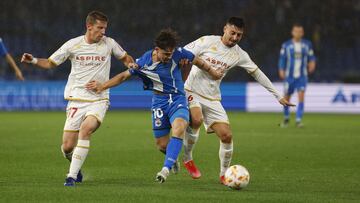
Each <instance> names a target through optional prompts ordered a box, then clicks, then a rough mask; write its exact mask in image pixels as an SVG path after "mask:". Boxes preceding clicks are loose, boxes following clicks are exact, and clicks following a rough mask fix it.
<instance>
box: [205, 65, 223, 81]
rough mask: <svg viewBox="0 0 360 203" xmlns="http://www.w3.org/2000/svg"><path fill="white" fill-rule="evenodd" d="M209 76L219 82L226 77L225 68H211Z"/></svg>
mask: <svg viewBox="0 0 360 203" xmlns="http://www.w3.org/2000/svg"><path fill="white" fill-rule="evenodd" d="M209 74H210V75H211V76H212V78H213V79H214V80H219V79H221V78H222V77H223V76H224V74H225V68H210V70H209Z"/></svg>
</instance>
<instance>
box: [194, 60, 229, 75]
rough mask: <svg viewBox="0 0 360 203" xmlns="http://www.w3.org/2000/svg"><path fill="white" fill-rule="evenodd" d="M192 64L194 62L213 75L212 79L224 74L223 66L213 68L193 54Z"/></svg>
mask: <svg viewBox="0 0 360 203" xmlns="http://www.w3.org/2000/svg"><path fill="white" fill-rule="evenodd" d="M193 64H195V65H196V66H197V67H199V68H200V69H201V70H203V71H205V72H208V73H209V74H210V75H211V76H212V77H213V79H214V80H219V79H221V78H222V77H223V76H224V73H225V69H223V68H218V69H215V68H213V67H211V66H210V65H209V64H207V63H206V62H205V61H204V60H202V59H201V58H199V57H197V56H195V58H194V60H193Z"/></svg>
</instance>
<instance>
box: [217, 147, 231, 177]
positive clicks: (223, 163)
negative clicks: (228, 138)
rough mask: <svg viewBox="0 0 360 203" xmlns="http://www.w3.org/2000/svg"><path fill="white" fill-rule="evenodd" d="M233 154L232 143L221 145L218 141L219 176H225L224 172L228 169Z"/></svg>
mask: <svg viewBox="0 0 360 203" xmlns="http://www.w3.org/2000/svg"><path fill="white" fill-rule="evenodd" d="M232 154H233V142H231V143H222V142H221V141H220V149H219V159H220V176H223V175H225V172H226V170H227V169H228V168H229V167H230V163H231V158H232Z"/></svg>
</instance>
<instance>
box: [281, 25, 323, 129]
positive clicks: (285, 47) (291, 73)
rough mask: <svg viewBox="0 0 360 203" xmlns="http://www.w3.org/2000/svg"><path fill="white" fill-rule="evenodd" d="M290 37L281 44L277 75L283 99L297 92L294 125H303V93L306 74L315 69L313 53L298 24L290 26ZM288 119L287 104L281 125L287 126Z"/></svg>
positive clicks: (288, 98) (302, 29) (301, 27)
mask: <svg viewBox="0 0 360 203" xmlns="http://www.w3.org/2000/svg"><path fill="white" fill-rule="evenodd" d="M291 35H292V39H290V40H288V41H286V42H284V43H283V44H282V46H281V51H280V58H279V77H280V79H281V80H283V81H284V85H285V99H286V100H288V101H290V97H291V95H292V94H293V93H294V91H295V90H296V91H297V92H298V101H299V103H298V106H297V111H296V126H297V127H303V124H302V122H301V121H302V117H303V114H304V95H305V89H306V83H307V81H308V74H311V73H313V72H314V71H315V65H316V63H315V60H316V59H315V55H314V50H313V47H312V44H311V42H310V41H309V40H306V39H303V36H304V28H303V26H302V25H300V24H294V25H293V27H292V32H291ZM289 120H290V111H289V107H288V106H284V120H283V122H282V123H281V127H287V126H288V124H289Z"/></svg>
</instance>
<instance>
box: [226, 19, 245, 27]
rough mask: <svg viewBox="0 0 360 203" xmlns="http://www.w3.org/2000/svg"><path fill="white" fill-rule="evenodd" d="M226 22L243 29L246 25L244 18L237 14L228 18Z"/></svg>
mask: <svg viewBox="0 0 360 203" xmlns="http://www.w3.org/2000/svg"><path fill="white" fill-rule="evenodd" d="M226 24H229V25H235V26H236V27H238V28H241V29H243V28H244V27H245V22H244V19H242V18H240V17H236V16H233V17H230V18H229V19H228V20H227V22H226Z"/></svg>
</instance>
